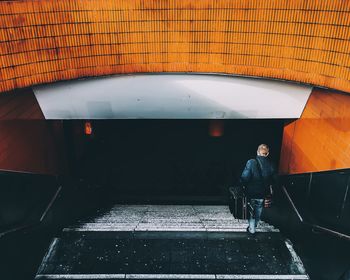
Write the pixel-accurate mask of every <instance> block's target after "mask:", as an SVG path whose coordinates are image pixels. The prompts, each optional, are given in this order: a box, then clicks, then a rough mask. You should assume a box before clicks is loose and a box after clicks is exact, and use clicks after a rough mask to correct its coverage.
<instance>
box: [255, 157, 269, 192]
mask: <svg viewBox="0 0 350 280" xmlns="http://www.w3.org/2000/svg"><path fill="white" fill-rule="evenodd" d="M255 161H256V164H257V166H258V173H259V176H260V179H261V181H262V183H263V185H264V187H265V189H267V185H265V181H264V177H263V176H262V171H261V163H260V160H259V159H258V158H257V159H255ZM268 191H269V193H270V195H272V189H271V186H269V187H268Z"/></svg>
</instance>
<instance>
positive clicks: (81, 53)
mask: <svg viewBox="0 0 350 280" xmlns="http://www.w3.org/2000/svg"><path fill="white" fill-rule="evenodd" d="M349 23H350V2H349V1H345V0H314V1H305V0H293V1H291V0H269V1H261V0H235V1H232V0H215V1H214V0H201V1H193V0H52V1H49V0H37V1H0V67H1V68H0V91H7V90H11V89H14V88H18V87H26V86H31V85H34V84H41V83H48V82H54V81H59V80H66V79H75V78H79V77H84V76H99V75H107V74H117V73H136V72H211V73H227V74H238V75H250V76H260V77H271V78H277V79H286V80H293V81H298V82H303V83H310V84H315V85H321V86H325V87H329V88H335V89H339V90H343V91H347V92H350V82H349V79H350V72H349V67H350V58H349V57H350V56H349V50H350V40H349V39H350V33H349V29H350V27H349Z"/></svg>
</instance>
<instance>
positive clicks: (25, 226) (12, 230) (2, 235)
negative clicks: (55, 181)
mask: <svg viewBox="0 0 350 280" xmlns="http://www.w3.org/2000/svg"><path fill="white" fill-rule="evenodd" d="M61 190H62V186H59V187H58V189H57V191H56V192H55V194H54V195H53V197H52V199H51V200H50V202H49V204H48V205H47V207H46V208H45V210H44V212H43V214H42V215H41V216H40V219H39V221H38V222H36V223H33V224H30V225H24V226H19V227H16V228H12V229H9V230H6V231H3V232H0V238H1V237H4V236H5V235H8V234H10V233H14V232H17V231H21V230H25V229H29V228H32V227H35V226H38V225H40V224H41V223H42V222H43V220H44V219H45V217H46V215H47V213H48V212H49V210H50V209H51V207H52V205H53V204H54V203H55V201H56V199H57V197H58V195H59V193H60V192H61Z"/></svg>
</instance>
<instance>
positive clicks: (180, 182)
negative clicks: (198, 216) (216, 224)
mask: <svg viewBox="0 0 350 280" xmlns="http://www.w3.org/2000/svg"><path fill="white" fill-rule="evenodd" d="M64 125H65V132H66V135H67V136H66V139H68V141H69V145H68V147H69V149H70V150H71V151H70V152H69V153H68V154H69V156H70V157H69V165H70V166H69V167H70V170H71V173H72V175H73V177H75V178H76V179H78V180H80V182H81V183H83V184H85V185H89V186H91V187H93V186H95V187H97V186H99V187H105V188H109V189H111V190H113V191H114V192H115V193H116V194H124V195H178V196H179V195H181V196H186V195H192V196H213V195H223V194H224V192H225V191H226V190H227V187H228V186H229V185H232V184H235V182H236V181H237V179H238V178H239V176H240V173H241V172H242V170H243V168H244V165H245V163H246V161H247V160H248V159H249V158H253V157H255V156H256V149H257V146H258V145H259V144H261V143H266V144H268V145H269V146H270V149H271V152H270V157H271V159H272V161H273V162H274V163H275V165H276V166H277V167H278V160H279V156H280V149H281V142H282V134H283V125H284V121H283V120H216V121H215V120H214V121H209V120H95V121H93V122H91V126H92V134H91V135H87V134H85V133H83V134H80V133H79V131H81V129H82V128H83V127H84V123H83V122H81V121H67V122H65V124H64Z"/></svg>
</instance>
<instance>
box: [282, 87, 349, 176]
mask: <svg viewBox="0 0 350 280" xmlns="http://www.w3.org/2000/svg"><path fill="white" fill-rule="evenodd" d="M349 108H350V96H348V95H346V94H342V93H340V92H335V91H331V90H325V89H314V90H313V92H312V94H311V96H310V98H309V100H308V103H307V105H306V107H305V109H304V112H303V114H302V116H301V118H300V119H299V120H297V121H295V122H293V123H291V124H289V125H286V126H285V128H284V133H283V142H282V152H281V160H280V173H281V174H296V173H305V172H317V171H326V170H334V169H343V168H350V110H349Z"/></svg>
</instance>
